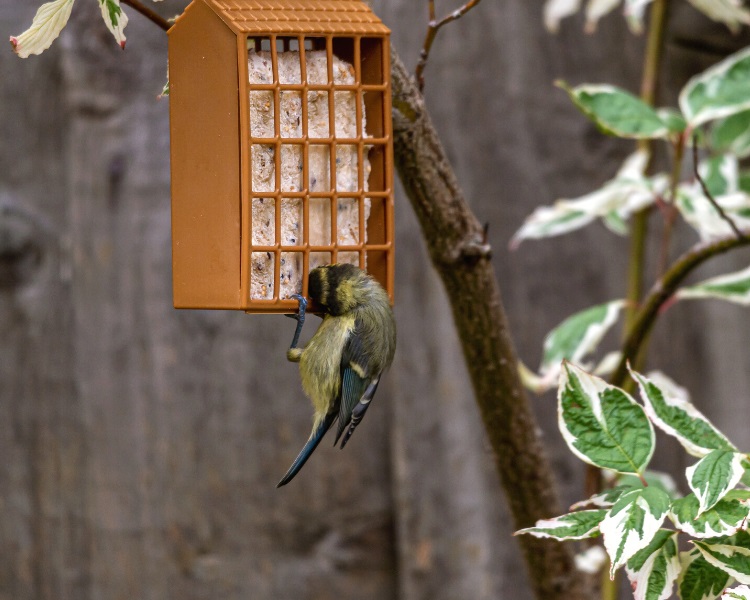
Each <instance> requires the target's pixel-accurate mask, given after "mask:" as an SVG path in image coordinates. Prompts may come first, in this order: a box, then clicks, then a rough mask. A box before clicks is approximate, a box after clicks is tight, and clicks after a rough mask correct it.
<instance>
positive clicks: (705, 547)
mask: <svg viewBox="0 0 750 600" xmlns="http://www.w3.org/2000/svg"><path fill="white" fill-rule="evenodd" d="M693 543H694V544H695V547H696V548H698V550H699V551H700V553H701V554H702V555H703V558H705V559H706V560H707V561H708V562H709V563H710V564H711V565H713V566H714V567H716V568H718V569H721V570H722V571H725V572H726V573H729V575H730V576H731V577H734V578H735V579H736V580H737V581H738V582H740V583H744V584H750V534H748V533H747V532H746V531H740V532H738V533H737V534H735V535H734V536H732V537H730V538H725V539H723V540H722V538H719V539H718V540H716V541H714V540H705V541H698V540H695V541H694V542H693Z"/></svg>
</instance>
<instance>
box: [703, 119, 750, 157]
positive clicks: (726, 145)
mask: <svg viewBox="0 0 750 600" xmlns="http://www.w3.org/2000/svg"><path fill="white" fill-rule="evenodd" d="M710 141H711V146H712V147H713V148H714V150H715V151H717V152H729V153H731V154H732V155H734V156H736V157H737V158H746V157H748V156H750V110H744V111H742V112H739V113H737V114H734V115H731V116H729V117H727V118H726V119H720V120H718V121H716V123H714V126H713V127H712V128H711V137H710Z"/></svg>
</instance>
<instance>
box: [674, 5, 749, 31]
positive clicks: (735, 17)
mask: <svg viewBox="0 0 750 600" xmlns="http://www.w3.org/2000/svg"><path fill="white" fill-rule="evenodd" d="M688 1H689V2H690V4H692V5H693V6H695V8H697V9H698V10H699V11H701V12H702V13H703V14H704V15H706V16H707V17H708V18H709V19H712V20H713V21H718V22H719V23H724V24H725V25H726V26H727V27H729V30H730V31H731V32H732V33H737V32H738V31H739V28H740V26H742V25H748V24H750V12H749V11H748V10H747V9H746V8H744V7H743V6H742V0H688Z"/></svg>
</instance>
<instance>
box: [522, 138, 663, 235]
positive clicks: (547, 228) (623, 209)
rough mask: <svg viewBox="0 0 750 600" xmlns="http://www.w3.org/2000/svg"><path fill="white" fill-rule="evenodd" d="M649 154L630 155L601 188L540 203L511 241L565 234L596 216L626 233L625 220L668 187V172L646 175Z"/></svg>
mask: <svg viewBox="0 0 750 600" xmlns="http://www.w3.org/2000/svg"><path fill="white" fill-rule="evenodd" d="M647 164H648V153H646V152H643V151H637V152H634V153H633V154H631V155H630V156H628V157H627V158H626V159H625V161H624V162H623V164H622V167H621V168H620V170H619V171H618V172H617V175H615V177H614V178H613V179H611V180H609V181H608V182H606V183H605V184H604V185H603V186H602V187H601V188H600V189H598V190H595V191H593V192H591V193H588V194H585V195H583V196H580V197H578V198H571V199H568V198H563V199H560V200H557V202H555V204H553V205H552V206H540V207H539V208H537V209H536V210H535V211H534V212H533V213H532V214H531V215H530V216H529V217H527V219H526V220H525V221H524V224H523V226H522V227H521V228H520V229H519V230H518V231H517V232H516V233H515V235H514V236H513V238H512V239H511V242H510V247H511V248H517V247H518V246H519V244H520V243H521V242H522V241H523V240H524V239H539V238H545V237H552V236H556V235H562V234H564V233H569V232H571V231H575V230H576V229H580V228H582V227H585V226H586V225H588V224H589V223H591V222H592V221H594V220H595V219H596V218H602V219H604V223H605V225H607V226H608V227H609V228H610V229H612V230H613V231H615V233H619V234H625V233H627V227H626V226H625V223H624V222H625V221H626V220H627V219H628V218H630V215H632V214H633V213H634V212H637V211H639V210H641V209H642V208H645V207H646V206H649V205H651V204H653V203H654V201H655V199H656V197H657V196H659V195H661V194H663V193H664V192H665V191H666V189H667V187H668V179H667V177H666V176H665V175H657V176H654V177H651V178H649V177H646V176H645V175H644V172H645V169H646V165H647Z"/></svg>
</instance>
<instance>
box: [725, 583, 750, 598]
mask: <svg viewBox="0 0 750 600" xmlns="http://www.w3.org/2000/svg"><path fill="white" fill-rule="evenodd" d="M721 600H750V587H747V586H746V585H738V586H737V587H733V588H731V589H728V590H726V591H725V592H724V593H723V594H722V596H721Z"/></svg>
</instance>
